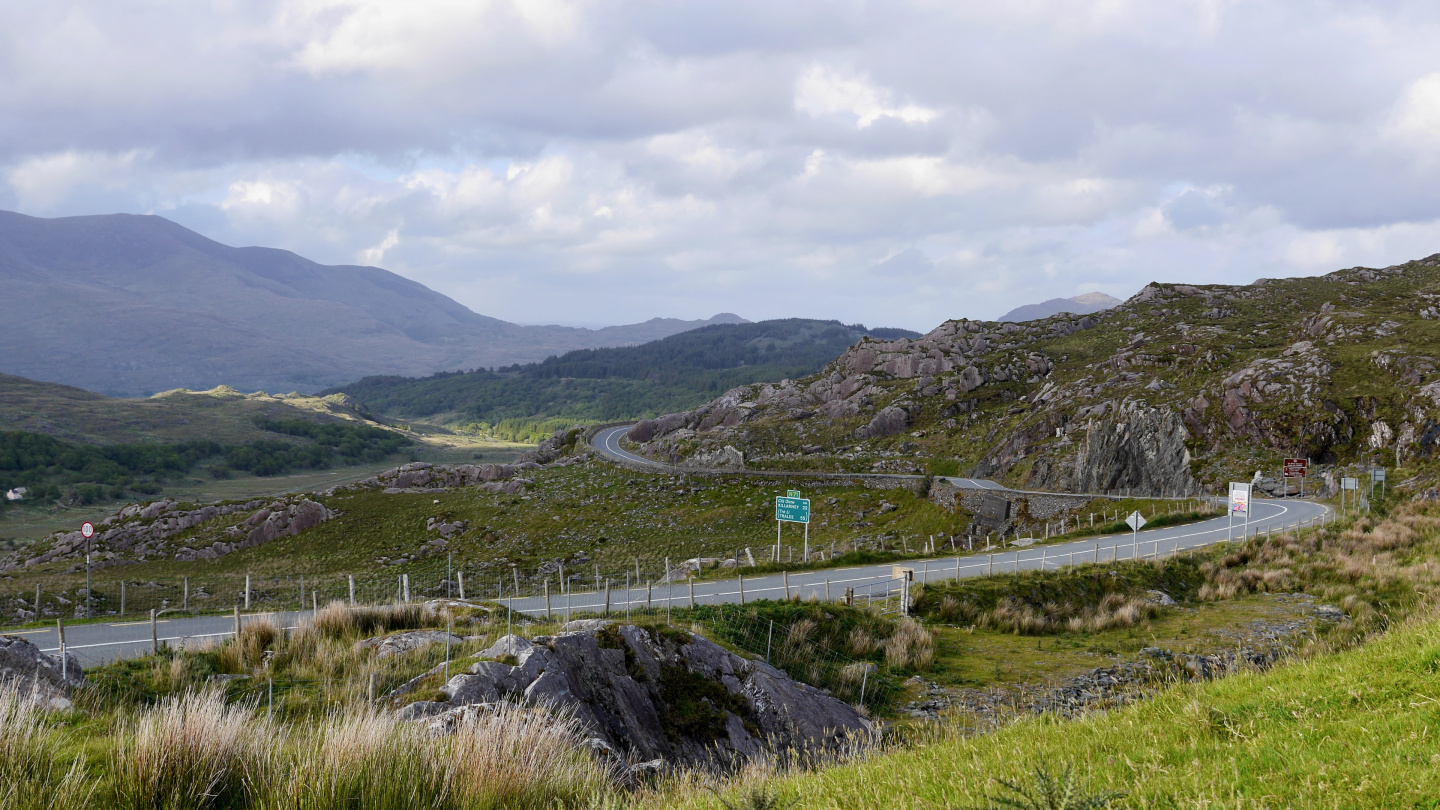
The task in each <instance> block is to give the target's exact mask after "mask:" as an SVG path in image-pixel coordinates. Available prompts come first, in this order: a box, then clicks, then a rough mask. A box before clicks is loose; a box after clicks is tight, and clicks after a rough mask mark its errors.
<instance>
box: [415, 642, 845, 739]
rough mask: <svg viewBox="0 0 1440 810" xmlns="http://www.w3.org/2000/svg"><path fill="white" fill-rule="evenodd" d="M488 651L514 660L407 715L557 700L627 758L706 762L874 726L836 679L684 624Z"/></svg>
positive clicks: (457, 683) (440, 722)
mask: <svg viewBox="0 0 1440 810" xmlns="http://www.w3.org/2000/svg"><path fill="white" fill-rule="evenodd" d="M486 652H488V653H492V654H498V655H500V656H503V657H505V658H506V662H501V661H480V662H479V663H476V664H475V665H474V666H472V667H470V669H469V671H468V672H466V673H463V674H460V675H456V676H454V677H452V678H451V679H450V681H449V682H448V683H447V684H446V685H445V687H444V688H443V689H442V692H443V693H444V694H445V695H446V696H447V697H448V698H449V706H448V708H447V709H445V710H443V711H442V710H440V706H437V705H427V706H424V707H420V708H417V709H411V710H408V714H407V717H409V718H411V719H416V720H421V721H423V722H426V723H428V724H430V726H431V727H432V730H433V731H434V732H435V733H444V731H445V730H446V729H447V728H449V727H451V726H453V725H454V723H455V722H457V721H456V718H457V717H459V716H460V715H462V714H463V713H464V712H466V711H471V712H473V711H474V710H475V708H474V707H477V706H482V705H494V704H497V703H500V702H502V701H513V702H521V703H524V704H527V705H532V706H544V707H551V708H554V709H558V710H563V711H567V712H570V713H572V714H573V715H574V716H575V717H576V718H577V719H578V720H579V722H580V724H581V725H582V726H583V727H584V729H585V731H586V733H587V734H588V735H590V736H591V737H592V738H593V739H594V740H595V741H596V746H595V747H596V748H599V749H606V748H608V749H610V750H613V751H614V752H615V755H616V757H618V758H619V759H621V760H624V761H629V762H636V761H654V760H663V761H665V762H666V763H668V764H670V765H672V766H674V765H684V766H700V767H726V766H730V765H733V764H734V763H735V762H737V761H739V760H743V759H748V758H752V757H757V756H763V755H766V754H769V753H775V752H790V751H793V752H796V753H799V754H802V755H808V754H814V753H820V752H823V751H826V750H832V749H835V748H837V747H839V746H840V745H842V744H844V743H845V742H846V741H847V740H849V739H851V738H853V737H856V736H859V737H867V736H869V735H870V734H871V733H873V728H872V726H871V724H870V722H869V721H868V720H866V719H865V718H864V717H862V716H861V715H860V713H859V712H858V711H857V710H855V709H854V708H853V707H851V706H849V705H848V704H846V703H844V702H842V701H840V700H838V699H836V698H834V697H832V696H831V695H830V694H829V693H827V692H825V691H824V690H821V689H817V688H815V687H813V686H809V685H807V684H803V683H799V682H797V681H794V680H791V679H790V677H789V676H787V675H786V674H785V673H784V672H781V671H780V670H778V669H775V668H774V667H771V666H769V665H768V664H765V663H764V662H761V661H752V660H750V659H748V658H744V657H742V656H740V655H737V654H735V653H733V652H730V651H728V650H726V649H725V648H723V647H721V646H719V645H718V644H715V643H714V642H712V641H709V640H708V639H705V638H704V637H702V636H698V635H695V634H693V633H689V632H685V631H682V630H675V629H664V630H660V629H655V628H646V627H639V626H635V625H615V624H611V623H604V624H602V625H601V626H598V627H597V626H595V625H593V624H591V625H589V626H586V627H584V628H583V629H575V630H571V631H568V632H562V633H560V634H559V635H555V636H542V637H540V638H536V639H533V640H531V641H526V640H525V639H520V638H518V637H514V636H509V637H506V638H503V639H501V640H500V641H499V642H497V643H496V645H494V646H493V647H492V648H491V649H490V650H487V651H486ZM511 661H513V664H512V663H509V662H511Z"/></svg>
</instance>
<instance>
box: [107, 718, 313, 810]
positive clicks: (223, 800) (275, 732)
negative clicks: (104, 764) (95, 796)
mask: <svg viewBox="0 0 1440 810" xmlns="http://www.w3.org/2000/svg"><path fill="white" fill-rule="evenodd" d="M118 737H119V739H118V741H117V743H116V745H115V748H114V749H113V754H112V756H111V761H110V771H111V774H112V776H113V779H114V784H115V799H116V804H117V806H119V807H125V808H133V809H134V810H142V808H146V809H147V810H148V809H149V808H165V809H166V810H171V809H173V810H182V809H184V808H231V807H236V808H238V807H246V806H250V805H251V804H252V803H253V800H254V799H255V798H256V793H257V792H258V791H259V789H260V788H261V786H262V785H263V784H264V782H265V780H266V778H267V777H268V775H269V773H270V771H271V770H272V769H273V767H274V761H273V752H274V751H275V750H276V748H278V747H279V746H281V745H283V744H284V734H283V733H282V731H281V729H280V728H278V727H276V726H275V725H273V724H272V723H270V722H268V721H266V720H264V719H261V718H257V717H255V716H253V715H252V713H251V711H250V709H249V708H248V707H246V706H227V705H225V702H224V699H223V698H222V696H221V695H220V694H219V693H218V692H214V691H206V692H190V693H187V694H184V695H181V696H179V697H175V698H169V699H166V700H165V701H163V702H161V703H160V704H159V705H158V706H156V707H154V708H152V709H149V710H146V711H142V712H140V713H138V714H136V715H135V716H134V717H132V718H130V719H128V720H127V721H125V722H123V723H122V725H121V728H120V729H119V731H118Z"/></svg>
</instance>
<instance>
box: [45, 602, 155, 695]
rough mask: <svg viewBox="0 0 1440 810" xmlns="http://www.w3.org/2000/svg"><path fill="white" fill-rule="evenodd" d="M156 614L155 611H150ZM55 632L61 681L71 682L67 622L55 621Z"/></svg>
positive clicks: (62, 620)
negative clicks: (57, 638)
mask: <svg viewBox="0 0 1440 810" xmlns="http://www.w3.org/2000/svg"><path fill="white" fill-rule="evenodd" d="M150 612H151V613H154V612H155V611H153V610H152V611H150ZM55 631H56V632H57V633H59V634H60V681H61V682H62V683H63V682H64V681H67V680H69V678H70V676H69V674H68V673H67V672H66V670H65V620H64V619H56V620H55Z"/></svg>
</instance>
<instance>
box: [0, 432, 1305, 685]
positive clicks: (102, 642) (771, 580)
mask: <svg viewBox="0 0 1440 810" xmlns="http://www.w3.org/2000/svg"><path fill="white" fill-rule="evenodd" d="M628 430H629V426H628V425H626V426H622V427H618V428H607V429H605V430H602V431H600V432H599V433H597V434H596V436H595V439H594V441H593V442H592V446H594V447H595V449H596V450H597V451H598V452H600V453H601V454H602V455H604V456H607V457H610V458H613V459H620V460H624V461H626V462H629V463H631V464H640V465H644V466H649V467H654V468H659V469H670V468H668V467H666V465H661V464H656V463H655V462H652V461H649V460H648V459H643V458H641V457H639V456H636V455H634V454H632V453H628V452H626V451H625V450H623V449H622V448H621V447H620V437H621V436H623V435H624V433H625V432H626V431H628ZM950 480H952V481H954V482H955V483H956V485H957V486H962V487H969V488H975V489H995V490H1003V489H1004V487H1001V486H1000V485H998V484H996V483H994V482H993V481H985V480H977V479H963V478H962V479H950ZM1251 511H1252V514H1251V515H1250V520H1249V523H1248V525H1247V524H1244V523H1241V522H1236V523H1235V524H1234V525H1232V524H1231V521H1230V519H1229V518H1228V517H1217V518H1211V519H1209V520H1204V521H1199V522H1196V523H1190V524H1187V525H1183V526H1170V527H1164V528H1159V529H1142V530H1141V531H1140V532H1138V533H1127V534H1117V535H1105V536H1092V537H1086V538H1084V539H1081V540H1071V541H1065V542H1055V543H1050V544H1046V545H1034V546H1029V547H1026V548H1018V549H1017V548H1014V547H1009V548H1000V547H995V548H992V549H990V550H988V551H986V550H978V551H974V552H969V551H964V550H959V551H958V552H957V553H955V554H947V555H939V556H931V557H928V558H927V557H918V556H917V557H915V558H913V559H910V560H904V561H901V560H897V561H895V562H893V563H886V564H883V565H864V566H855V567H848V568H830V569H822V570H815V571H800V572H794V573H791V574H789V575H788V576H787V575H785V574H767V575H764V576H755V577H746V576H744V572H743V569H741V571H740V573H739V575H738V576H736V577H734V578H729V579H706V580H700V581H696V582H694V583H693V584H692V583H690V582H687V581H676V582H674V583H664V582H660V583H656V584H653V585H651V586H649V587H648V588H646V587H634V588H629V589H625V588H623V587H618V588H612V589H611V590H610V592H609V597H608V598H609V605H610V611H611V613H612V615H613V614H616V613H623V612H625V611H626V610H627V609H632V608H633V609H639V608H644V607H645V606H646V605H647V604H648V605H649V606H650V607H652V608H664V607H666V606H667V605H670V606H674V607H684V606H688V605H690V604H692V603H693V604H697V605H715V604H726V603H735V602H749V601H753V600H755V599H778V598H784V597H785V596H787V595H789V596H799V597H800V598H802V599H809V598H811V597H812V596H813V597H815V598H818V599H821V600H827V599H828V600H832V601H839V600H841V599H843V598H844V595H845V590H846V589H847V588H850V589H853V591H854V593H855V598H856V601H857V602H860V603H863V602H865V601H866V600H867V599H870V598H872V597H878V596H881V595H883V594H889V593H891V592H893V591H894V590H895V588H896V585H897V582H898V580H897V579H896V570H897V569H902V568H903V569H910V570H913V571H914V581H915V582H919V583H926V582H940V581H943V580H947V579H956V578H959V577H975V576H985V575H988V574H991V573H994V574H1001V573H1008V572H1011V571H1031V570H1036V569H1041V568H1044V569H1047V570H1050V569H1055V568H1059V567H1061V566H1065V565H1070V564H1076V565H1079V564H1084V563H1093V562H1104V561H1109V560H1114V559H1120V560H1124V559H1132V558H1136V557H1140V558H1149V557H1164V556H1168V555H1170V554H1173V553H1175V552H1178V551H1185V550H1187V549H1194V548H1200V547H1202V546H1208V545H1213V544H1215V543H1223V542H1226V541H1227V540H1229V539H1241V538H1242V537H1244V536H1247V535H1255V534H1264V533H1266V532H1279V531H1283V530H1287V529H1294V528H1297V527H1299V528H1303V527H1310V526H1314V525H1317V524H1319V523H1321V522H1328V521H1329V520H1330V519H1332V518H1333V512H1332V510H1331V509H1330V508H1329V507H1327V506H1325V505H1324V504H1319V503H1315V502H1312V501H1307V500H1299V499H1286V500H1256V501H1253V503H1252V506H1251ZM815 541H816V542H815V545H814V546H812V548H815V549H820V548H823V547H824V546H825V545H827V544H828V540H827V539H826V538H824V537H817V538H815ZM676 562H679V561H678V560H677V561H676ZM606 598H607V597H606V593H605V591H603V590H593V591H583V592H571V593H556V594H552V595H551V596H550V598H549V605H548V610H549V612H550V614H551V615H552V616H556V617H568V616H570V615H572V614H576V613H597V612H602V611H603V610H604V609H605V603H606ZM506 602H508V604H509V606H510V607H511V608H512V609H513V610H515V611H517V612H522V613H526V614H530V615H533V616H542V615H544V614H545V613H546V612H547V605H546V598H545V597H543V596H530V597H521V598H515V599H513V600H506ZM502 604H504V603H502ZM307 613H308V612H289V613H278V614H277V613H258V614H257V613H250V614H245V615H244V616H243V617H242V620H245V621H248V620H250V619H251V618H252V617H256V616H266V617H269V618H271V619H272V620H273V621H276V623H277V624H280V625H282V626H286V627H293V626H294V625H295V624H296V623H297V622H299V621H300V620H302V619H303V618H304V617H305V616H306V615H307ZM234 629H235V623H234V618H233V616H183V617H182V616H173V617H161V618H160V619H159V620H158V621H157V623H156V626H155V636H156V639H157V640H158V641H159V642H160V643H168V644H171V645H182V644H184V645H188V644H200V643H204V642H206V641H207V640H211V639H223V638H225V637H227V636H229V635H231V634H232V633H233V632H234ZM7 634H8V635H17V636H21V637H24V638H28V639H30V640H31V641H33V642H34V643H35V644H37V645H38V646H40V648H41V649H42V650H44V651H45V652H55V651H57V650H58V649H59V646H60V645H59V639H58V636H57V631H56V628H53V627H50V628H37V629H33V630H18V631H9V632H8V633H7ZM151 643H152V642H151V627H150V623H149V621H145V620H142V621H116V622H95V623H89V624H77V625H74V626H71V627H68V628H66V648H67V649H68V650H69V651H70V652H72V653H74V654H75V656H76V657H77V658H78V659H79V660H80V663H81V664H82V665H84V666H91V665H94V664H98V663H103V662H107V661H113V660H115V659H118V658H134V657H139V656H142V655H144V654H146V653H147V652H149V651H150V647H151Z"/></svg>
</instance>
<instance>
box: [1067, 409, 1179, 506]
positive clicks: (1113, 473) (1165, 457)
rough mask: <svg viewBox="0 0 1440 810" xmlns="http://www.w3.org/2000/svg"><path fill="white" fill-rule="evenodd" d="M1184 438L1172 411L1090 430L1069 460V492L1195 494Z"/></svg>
mask: <svg viewBox="0 0 1440 810" xmlns="http://www.w3.org/2000/svg"><path fill="white" fill-rule="evenodd" d="M1188 438H1190V436H1189V434H1188V433H1187V432H1186V430H1185V424H1184V422H1183V421H1182V420H1181V419H1180V416H1179V415H1178V414H1176V413H1175V412H1174V411H1171V410H1168V409H1162V408H1152V409H1147V410H1139V411H1135V412H1131V413H1129V414H1126V415H1124V417H1122V418H1117V419H1115V420H1113V421H1112V420H1101V421H1100V422H1098V423H1097V424H1095V425H1093V426H1092V427H1091V428H1090V430H1089V432H1088V433H1087V434H1086V435H1085V439H1084V441H1083V442H1081V443H1080V446H1079V449H1078V452H1077V453H1076V455H1075V462H1074V467H1073V478H1072V479H1071V482H1070V486H1069V488H1070V489H1072V490H1074V491H1076V492H1114V491H1118V490H1129V491H1133V492H1136V493H1143V494H1153V495H1162V494H1168V495H1189V494H1192V493H1194V492H1197V491H1198V487H1197V485H1196V483H1195V479H1194V477H1193V476H1192V475H1191V473H1190V451H1189V450H1188V449H1187V448H1186V446H1185V440H1186V439H1188Z"/></svg>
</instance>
